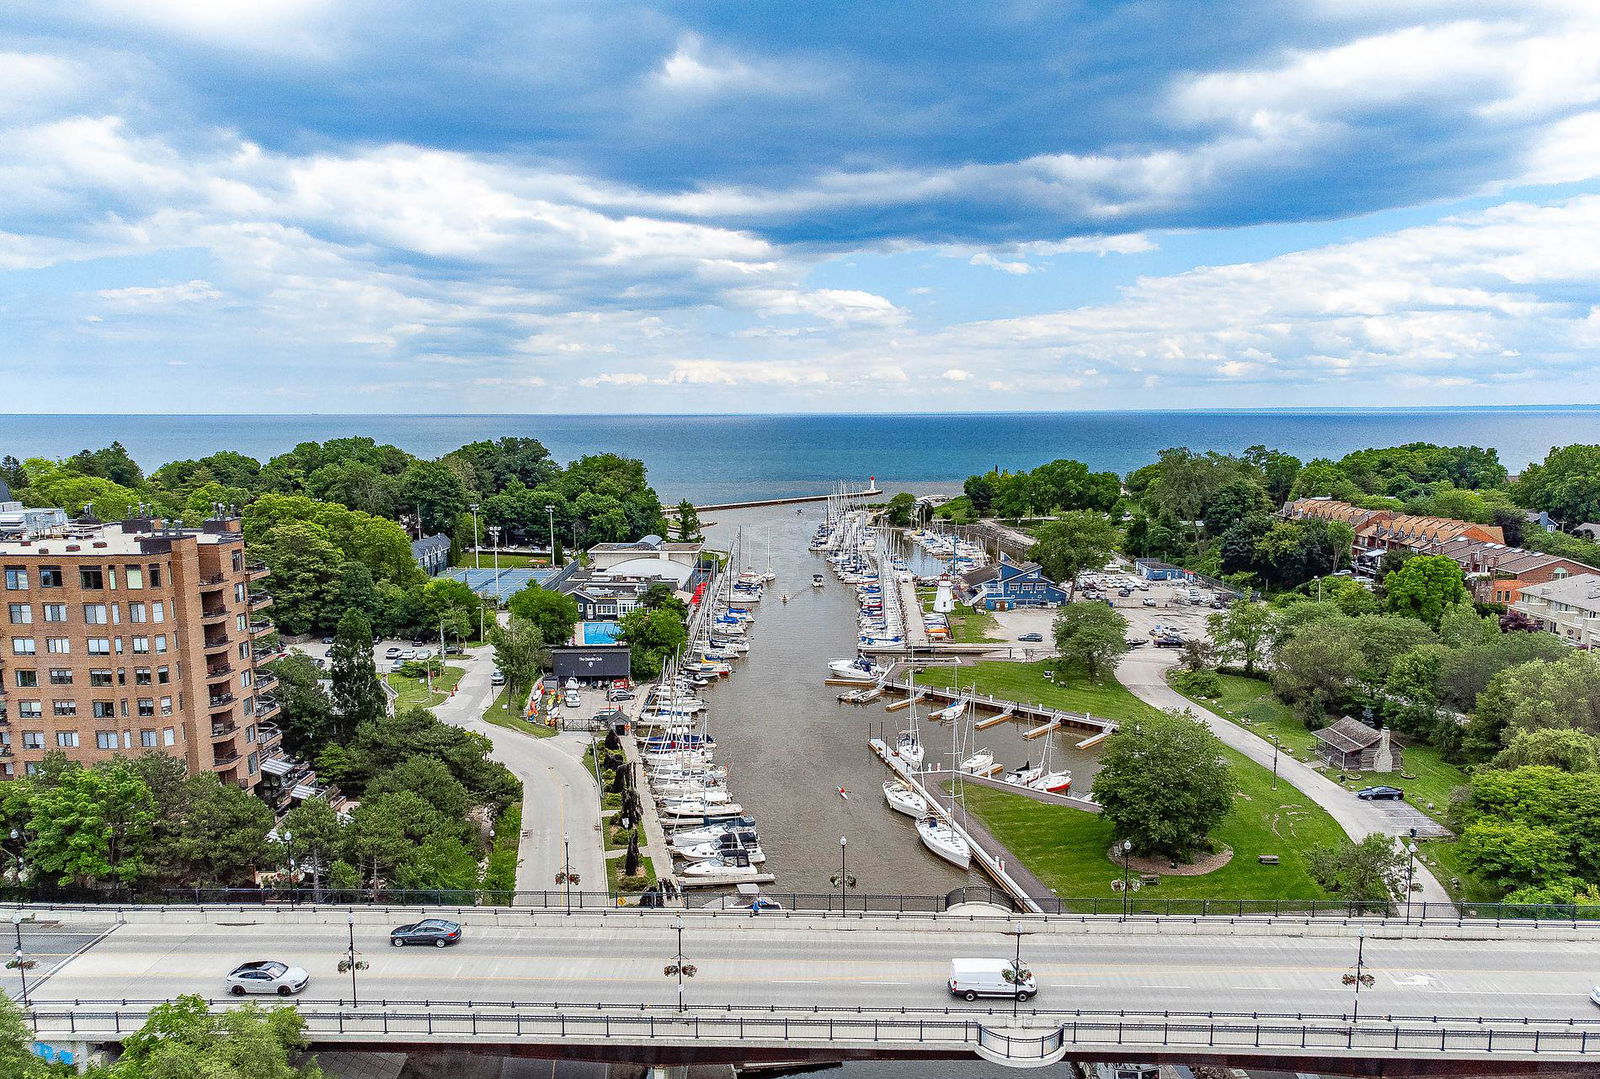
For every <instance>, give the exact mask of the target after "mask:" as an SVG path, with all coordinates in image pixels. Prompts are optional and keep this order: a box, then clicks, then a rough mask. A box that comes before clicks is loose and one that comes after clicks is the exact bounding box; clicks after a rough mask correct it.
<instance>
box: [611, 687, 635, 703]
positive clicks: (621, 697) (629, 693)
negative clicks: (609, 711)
mask: <svg viewBox="0 0 1600 1079" xmlns="http://www.w3.org/2000/svg"><path fill="white" fill-rule="evenodd" d="M606 700H608V701H612V702H615V701H631V700H633V690H631V689H608V690H606Z"/></svg>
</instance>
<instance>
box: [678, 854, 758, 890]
mask: <svg viewBox="0 0 1600 1079" xmlns="http://www.w3.org/2000/svg"><path fill="white" fill-rule="evenodd" d="M678 875H679V876H680V877H683V878H684V879H685V882H687V883H707V882H715V883H718V884H734V883H738V882H745V883H749V882H751V881H754V880H755V879H756V878H757V877H761V878H762V879H766V878H765V877H764V876H763V875H762V873H761V871H760V870H759V869H757V868H756V867H755V866H753V865H752V864H751V863H750V858H749V857H748V856H747V855H746V854H745V853H744V852H743V851H730V852H729V853H728V856H727V857H725V858H712V859H710V860H708V861H704V862H690V863H689V864H688V865H686V866H684V867H683V868H682V869H680V870H678Z"/></svg>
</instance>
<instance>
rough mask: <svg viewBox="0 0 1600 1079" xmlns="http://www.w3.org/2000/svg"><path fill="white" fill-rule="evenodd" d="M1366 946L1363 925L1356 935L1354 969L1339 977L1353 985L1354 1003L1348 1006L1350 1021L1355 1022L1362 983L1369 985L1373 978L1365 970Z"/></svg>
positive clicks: (1358, 1018) (1359, 1018)
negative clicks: (1354, 992)
mask: <svg viewBox="0 0 1600 1079" xmlns="http://www.w3.org/2000/svg"><path fill="white" fill-rule="evenodd" d="M1366 947H1367V930H1366V927H1365V926H1363V927H1362V928H1361V930H1360V932H1359V933H1358V934H1357V936H1356V966H1355V971H1354V972H1353V973H1352V972H1349V971H1347V972H1346V973H1345V975H1344V977H1342V978H1340V979H1339V980H1340V981H1342V982H1343V983H1344V984H1345V985H1351V986H1354V987H1355V990H1356V997H1355V1003H1354V1004H1352V1005H1351V1008H1350V1021H1351V1023H1357V1022H1359V1021H1360V1020H1361V987H1362V986H1364V985H1367V986H1370V985H1371V984H1372V980H1373V979H1372V975H1370V974H1368V973H1367V972H1366V965H1367V964H1366Z"/></svg>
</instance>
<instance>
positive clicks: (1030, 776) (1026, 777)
mask: <svg viewBox="0 0 1600 1079" xmlns="http://www.w3.org/2000/svg"><path fill="white" fill-rule="evenodd" d="M1043 775H1044V766H1043V765H1039V764H1029V763H1028V762H1027V761H1023V762H1022V767H1021V768H1013V769H1011V770H1010V771H1009V772H1007V773H1005V774H1004V775H1002V776H1001V777H1000V782H1002V783H1010V784H1011V785H1012V786H1013V787H1032V786H1033V783H1034V781H1035V780H1037V779H1039V778H1040V777H1041V776H1043Z"/></svg>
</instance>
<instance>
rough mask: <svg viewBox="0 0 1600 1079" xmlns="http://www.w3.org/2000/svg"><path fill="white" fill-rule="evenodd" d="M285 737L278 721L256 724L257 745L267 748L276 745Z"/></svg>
mask: <svg viewBox="0 0 1600 1079" xmlns="http://www.w3.org/2000/svg"><path fill="white" fill-rule="evenodd" d="M282 737H283V732H282V731H280V730H279V729H278V725H277V724H276V723H260V724H257V725H256V745H258V746H260V747H261V748H263V749H265V748H267V747H268V746H271V745H275V744H276V743H277V742H278V740H279V739H281V738H282Z"/></svg>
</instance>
